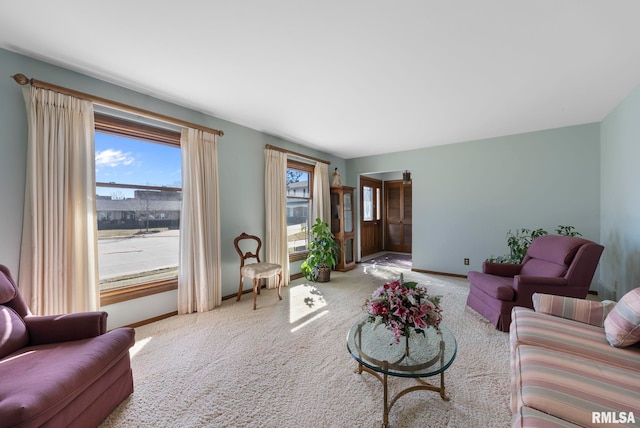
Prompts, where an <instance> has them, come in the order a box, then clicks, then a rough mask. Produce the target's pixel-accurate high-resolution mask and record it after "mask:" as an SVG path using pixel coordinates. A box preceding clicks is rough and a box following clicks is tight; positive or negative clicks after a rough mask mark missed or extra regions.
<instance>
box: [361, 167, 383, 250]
mask: <svg viewBox="0 0 640 428" xmlns="http://www.w3.org/2000/svg"><path fill="white" fill-rule="evenodd" d="M360 213H361V215H360V254H361V255H362V256H368V255H369V254H374V253H377V252H379V251H382V250H383V247H382V181H380V180H375V179H373V178H369V177H360Z"/></svg>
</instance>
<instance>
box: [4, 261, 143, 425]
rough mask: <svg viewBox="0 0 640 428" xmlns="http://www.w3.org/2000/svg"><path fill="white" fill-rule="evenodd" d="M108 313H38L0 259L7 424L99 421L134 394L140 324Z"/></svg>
mask: <svg viewBox="0 0 640 428" xmlns="http://www.w3.org/2000/svg"><path fill="white" fill-rule="evenodd" d="M106 324H107V313H106V312H84V313H77V314H69V315H55V316H34V315H31V314H30V312H29V308H28V307H27V305H26V303H25V301H24V300H23V299H22V297H21V296H20V293H19V291H18V288H17V287H16V285H15V283H14V281H13V279H12V278H11V274H10V272H9V270H8V269H7V268H6V267H5V266H3V265H0V426H2V427H40V426H46V427H67V426H69V427H83V428H84V427H95V426H97V425H99V424H100V422H101V421H102V420H103V419H104V418H105V417H106V416H107V415H109V413H111V411H112V410H113V409H114V408H116V407H117V406H118V404H120V403H121V402H122V400H124V399H125V398H127V397H128V396H129V395H130V394H131V393H132V392H133V377H132V373H131V365H130V358H129V348H131V346H133V344H134V330H133V329H131V328H118V329H115V330H112V331H110V332H107V331H106Z"/></svg>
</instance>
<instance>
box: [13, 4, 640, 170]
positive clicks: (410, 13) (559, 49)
mask: <svg viewBox="0 0 640 428" xmlns="http://www.w3.org/2000/svg"><path fill="white" fill-rule="evenodd" d="M0 47H2V48H5V49H7V50H11V51H14V52H18V53H22V54H25V55H27V56H31V57H34V58H37V59H41V60H44V61H46V62H50V63H53V64H56V65H60V66H63V67H65V68H68V69H71V70H75V71H79V72H82V73H85V74H88V75H90V76H94V77H97V78H100V79H103V80H106V81H108V82H112V83H115V84H118V85H121V86H124V87H127V88H131V89H134V90H137V91H140V92H143V93H146V94H150V95H153V96H155V97H158V98H161V99H164V100H167V101H170V102H173V103H176V104H179V105H182V106H185V107H189V108H192V109H195V110H199V111H202V112H204V113H207V114H210V115H213V116H216V117H219V118H221V119H226V120H229V121H231V122H235V123H238V124H241V125H245V126H248V127H250V128H253V129H256V130H259V131H263V132H266V133H268V134H272V135H276V136H279V137H282V138H285V139H287V140H290V141H294V142H297V143H300V144H302V145H305V146H308V147H312V148H316V149H320V150H322V151H325V152H328V153H331V154H334V155H336V156H339V157H343V158H353V157H359V156H365V155H372V154H380V153H388V152H393V151H398V150H407V149H414V148H420V147H428V146H436V145H442V144H450V143H456V142H461V141H469V140H476V139H482V138H489V137H496V136H502V135H510V134H516V133H521V132H528V131H536V130H541V129H549V128H556V127H561V126H568V125H576V124H583V123H590V122H598V121H600V120H602V119H603V118H604V117H605V116H606V115H607V114H608V113H609V112H610V111H611V110H612V108H613V107H615V106H616V105H617V104H618V103H619V102H620V101H621V100H622V99H623V98H624V96H625V95H627V94H628V93H629V92H630V91H631V90H632V89H633V88H634V87H636V86H637V85H638V83H640V1H637V0H529V1H525V0H519V1H516V0H448V1H447V0H398V1H390V0H385V1H382V0H322V1H320V0H317V1H310V0H306V1H303V0H270V1H266V0H243V1H241V0H210V1H205V0H181V1H168V0H159V1H150V0H148V1H142V0H139V1H130V0H111V1H109V2H102V3H99V4H98V3H95V2H91V1H86V0H56V1H50V0H34V1H31V2H29V3H28V5H27V4H25V5H24V7H23V6H21V5H20V4H19V3H15V2H11V1H9V0H0ZM15 72H16V73H20V72H24V71H23V70H15ZM28 77H33V78H36V79H38V78H39V79H41V80H46V79H44V78H43V77H42V76H28ZM51 83H56V82H51ZM223 130H224V129H223Z"/></svg>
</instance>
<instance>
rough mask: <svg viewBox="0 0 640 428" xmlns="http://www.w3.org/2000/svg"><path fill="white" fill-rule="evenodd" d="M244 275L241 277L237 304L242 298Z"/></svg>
mask: <svg viewBox="0 0 640 428" xmlns="http://www.w3.org/2000/svg"><path fill="white" fill-rule="evenodd" d="M243 279H244V278H242V275H240V286H239V287H238V297H236V302H239V301H240V297H242V280H243Z"/></svg>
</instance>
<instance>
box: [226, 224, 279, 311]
mask: <svg viewBox="0 0 640 428" xmlns="http://www.w3.org/2000/svg"><path fill="white" fill-rule="evenodd" d="M233 245H234V246H235V247H236V251H237V253H238V255H239V256H240V286H239V287H238V297H237V298H236V301H238V300H240V297H242V286H243V282H244V278H251V280H252V281H253V309H254V310H255V309H256V296H257V295H258V294H260V285H261V283H262V279H263V278H270V277H272V276H276V275H277V276H278V299H279V300H282V294H280V287H281V286H282V266H280V265H279V264H276V263H267V262H261V261H260V248H261V247H262V241H261V240H260V238H258V237H257V236H255V235H248V234H246V233H244V232H242V234H241V235H240V236H238V237H237V238H236V239H235V240H234V241H233ZM253 251H255V253H254V252H253ZM247 259H256V261H255V262H253V263H245V261H246V260H247Z"/></svg>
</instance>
